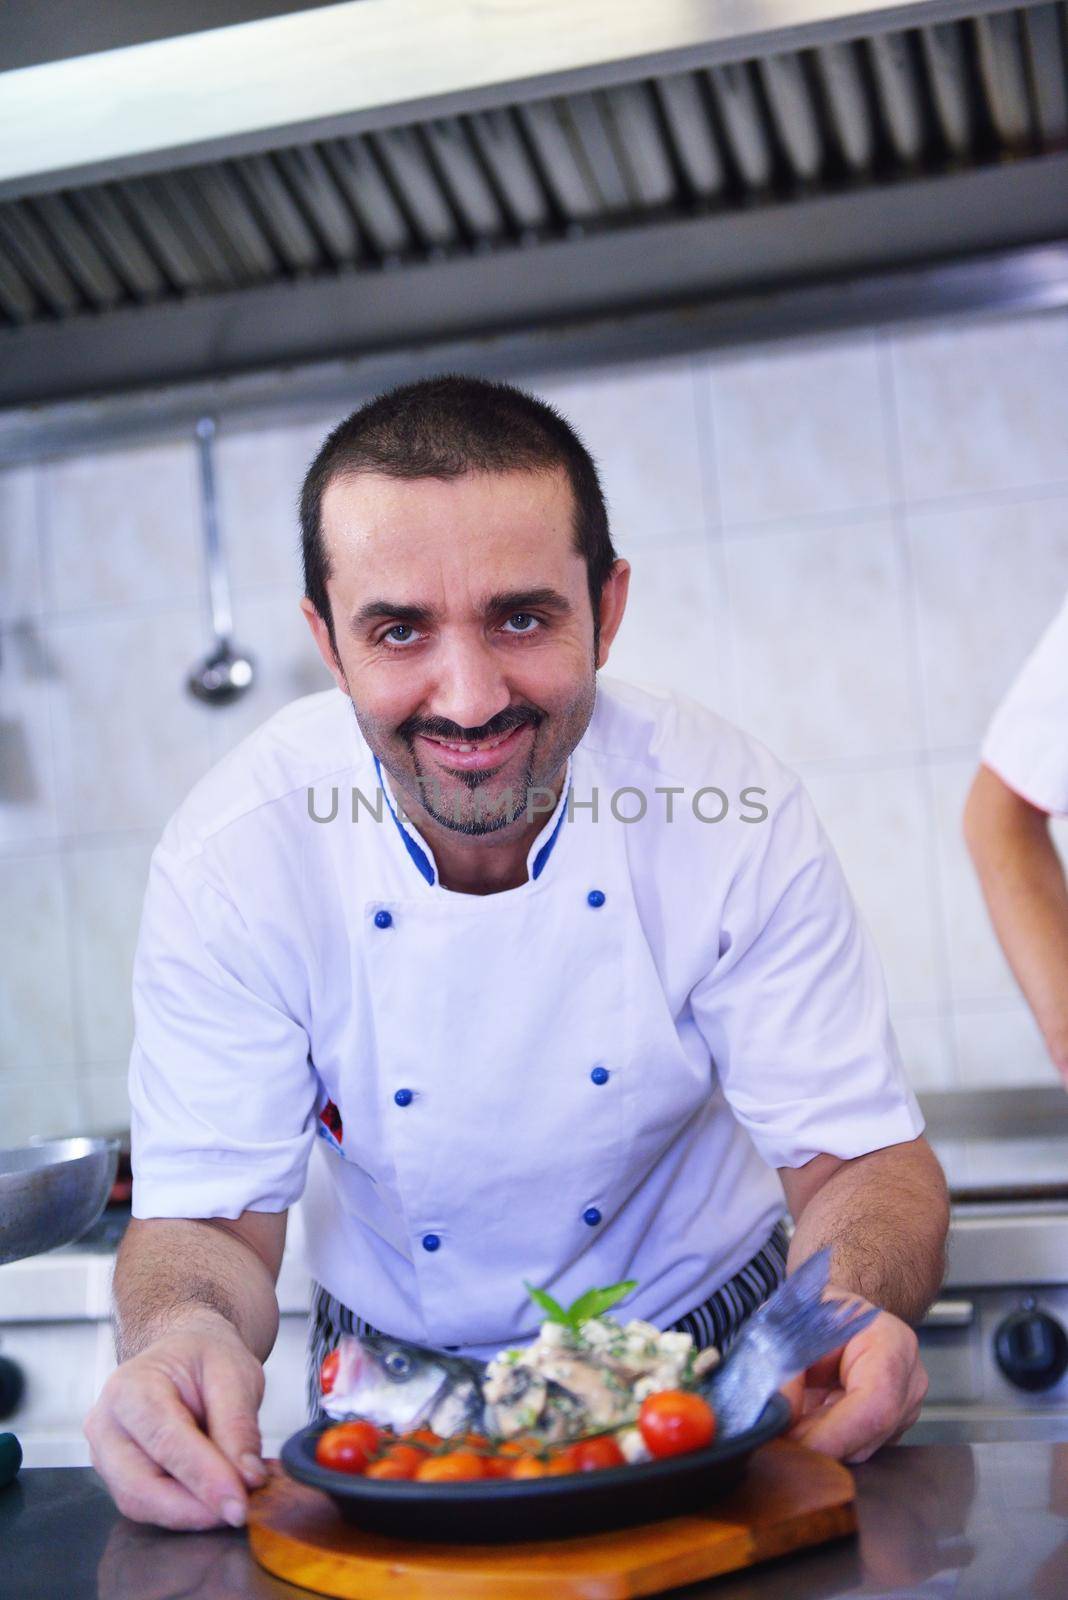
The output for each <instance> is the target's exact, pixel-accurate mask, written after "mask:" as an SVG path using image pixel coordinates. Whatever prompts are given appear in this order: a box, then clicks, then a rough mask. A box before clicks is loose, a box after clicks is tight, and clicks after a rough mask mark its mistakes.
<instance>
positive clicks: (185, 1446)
mask: <svg viewBox="0 0 1068 1600" xmlns="http://www.w3.org/2000/svg"><path fill="white" fill-rule="evenodd" d="M112 1412H113V1416H114V1420H115V1421H116V1422H117V1423H118V1424H119V1426H120V1427H121V1428H122V1429H124V1430H125V1432H126V1433H127V1434H128V1435H129V1436H130V1438H131V1439H132V1440H133V1442H134V1443H135V1444H136V1445H139V1446H140V1447H141V1449H142V1450H143V1451H144V1453H145V1454H146V1455H147V1456H148V1457H149V1459H150V1460H151V1461H155V1462H156V1463H157V1464H158V1465H159V1466H160V1467H162V1468H163V1470H164V1472H167V1473H169V1474H170V1476H171V1477H172V1478H175V1479H177V1481H178V1482H179V1483H180V1484H182V1485H183V1487H184V1488H186V1489H188V1490H189V1492H190V1494H191V1495H192V1496H193V1497H194V1499H196V1500H199V1501H200V1502H201V1503H202V1504H203V1505H205V1506H208V1507H210V1508H211V1509H212V1510H213V1511H214V1512H215V1514H216V1516H217V1517H218V1518H221V1519H222V1521H224V1522H228V1523H229V1524H230V1525H231V1527H234V1528H238V1527H240V1526H241V1524H242V1523H243V1522H244V1520H245V1509H246V1504H247V1497H246V1493H245V1485H244V1483H243V1481H242V1479H241V1476H240V1474H239V1473H238V1472H237V1470H236V1468H235V1467H234V1466H233V1465H232V1464H231V1463H230V1462H229V1461H228V1460H227V1459H226V1457H225V1456H224V1455H223V1453H222V1451H221V1450H219V1449H218V1448H217V1447H216V1446H215V1445H214V1444H212V1443H211V1441H210V1439H207V1438H206V1437H205V1436H204V1434H203V1433H201V1431H200V1429H199V1428H198V1427H197V1425H196V1423H195V1422H194V1421H193V1418H192V1416H191V1415H190V1413H189V1412H188V1411H187V1410H186V1408H185V1406H183V1405H182V1403H181V1401H180V1400H178V1398H177V1397H176V1395H175V1392H174V1389H173V1388H172V1386H171V1384H170V1382H169V1381H168V1380H167V1379H166V1378H164V1377H162V1376H157V1375H155V1374H151V1375H142V1376H141V1377H140V1379H139V1381H138V1383H137V1385H136V1387H134V1386H133V1385H125V1386H123V1387H121V1388H119V1389H117V1390H116V1393H115V1396H114V1399H113V1401H112Z"/></svg>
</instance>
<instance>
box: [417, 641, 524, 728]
mask: <svg viewBox="0 0 1068 1600" xmlns="http://www.w3.org/2000/svg"><path fill="white" fill-rule="evenodd" d="M435 666H436V668H437V671H436V675H435V681H434V684H433V688H432V691H431V693H430V695H429V696H428V698H427V702H426V716H427V718H428V720H429V719H430V718H439V719H440V720H441V722H442V723H448V724H449V726H450V727H451V728H452V729H453V730H454V731H459V732H461V733H466V734H476V733H478V732H480V731H481V730H482V729H483V728H485V727H486V725H487V723H489V722H492V720H493V718H494V717H497V716H499V715H500V713H501V712H502V711H504V710H505V708H506V707H507V706H508V705H509V704H510V703H511V691H510V690H509V687H508V683H507V679H506V678H505V675H504V672H503V671H502V668H501V662H500V659H499V657H498V656H497V654H496V652H495V651H494V650H493V648H492V646H491V645H490V644H489V643H488V642H487V641H486V640H485V639H481V638H479V639H471V638H466V639H454V640H452V641H451V642H450V643H448V644H443V647H442V648H441V649H440V650H439V651H438V652H437V655H436V661H435Z"/></svg>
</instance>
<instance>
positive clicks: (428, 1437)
mask: <svg viewBox="0 0 1068 1600" xmlns="http://www.w3.org/2000/svg"><path fill="white" fill-rule="evenodd" d="M401 1443H402V1444H422V1445H425V1446H426V1448H427V1449H428V1450H436V1449H437V1448H438V1446H439V1445H442V1444H444V1443H445V1441H444V1439H443V1438H442V1437H441V1435H440V1433H434V1431H433V1430H432V1429H431V1428H416V1429H415V1431H414V1432H413V1433H404V1434H402V1435H401Z"/></svg>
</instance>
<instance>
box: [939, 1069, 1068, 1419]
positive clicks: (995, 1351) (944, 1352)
mask: <svg viewBox="0 0 1068 1600" xmlns="http://www.w3.org/2000/svg"><path fill="white" fill-rule="evenodd" d="M924 1111H925V1113H926V1114H927V1117H928V1124H929V1127H930V1129H931V1132H932V1137H933V1140H934V1143H935V1148H936V1150H937V1152H938V1154H939V1156H940V1158H941V1160H942V1163H943V1166H944V1167H945V1170H946V1176H947V1178H948V1181H949V1188H950V1199H951V1202H952V1209H951V1216H950V1227H949V1251H948V1266H947V1272H946V1279H945V1284H944V1286H943V1289H942V1292H941V1295H940V1296H939V1299H938V1300H937V1301H936V1302H935V1304H934V1305H933V1306H932V1307H931V1310H930V1312H929V1314H928V1316H927V1318H926V1319H925V1321H924V1323H923V1325H922V1326H921V1328H920V1330H919V1338H920V1350H921V1354H922V1356H923V1360H924V1364H925V1366H926V1367H927V1371H928V1374H929V1376H930V1380H931V1386H930V1390H929V1392H928V1395H927V1401H926V1404H925V1406H924V1409H923V1414H922V1416H921V1418H920V1421H919V1423H918V1424H917V1425H916V1427H914V1428H913V1429H912V1430H911V1431H910V1433H909V1442H910V1443H922V1444H927V1443H942V1442H947V1443H957V1442H960V1441H974V1440H1001V1439H1062V1440H1063V1439H1068V1100H1066V1097H1065V1095H1064V1092H1063V1090H1061V1089H1059V1088H1050V1089H1048V1090H1046V1089H1016V1090H1012V1091H1008V1090H1006V1091H997V1090H986V1091H984V1092H983V1093H982V1094H981V1095H978V1094H977V1095H972V1096H969V1095H961V1094H957V1095H955V1096H953V1097H952V1101H951V1098H950V1097H949V1096H944V1097H942V1096H927V1097H925V1098H924Z"/></svg>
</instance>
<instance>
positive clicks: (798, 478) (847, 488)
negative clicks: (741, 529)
mask: <svg viewBox="0 0 1068 1600" xmlns="http://www.w3.org/2000/svg"><path fill="white" fill-rule="evenodd" d="M707 371H708V381H709V383H710V385H711V394H712V425H713V429H714V433H715V449H716V462H717V467H718V473H719V486H720V496H721V504H722V514H723V522H724V526H726V527H729V526H731V525H732V524H734V523H739V522H755V521H762V520H764V519H766V518H769V517H795V516H800V515H802V514H805V513H810V512H812V513H820V512H840V511H849V510H854V509H859V508H861V507H871V506H882V505H886V504H887V502H888V500H889V498H890V489H889V480H888V473H887V453H886V439H885V427H884V418H883V408H882V397H881V392H880V380H879V368H878V361H877V350H876V344H875V341H874V339H873V338H871V337H870V336H869V335H862V336H860V337H859V338H855V339H851V340H849V341H834V342H832V343H820V344H804V345H789V346H785V347H781V348H770V349H768V348H764V349H760V350H757V351H753V352H750V353H746V354H745V355H741V356H729V357H716V358H714V359H713V360H711V361H710V362H709V364H708V368H707Z"/></svg>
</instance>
